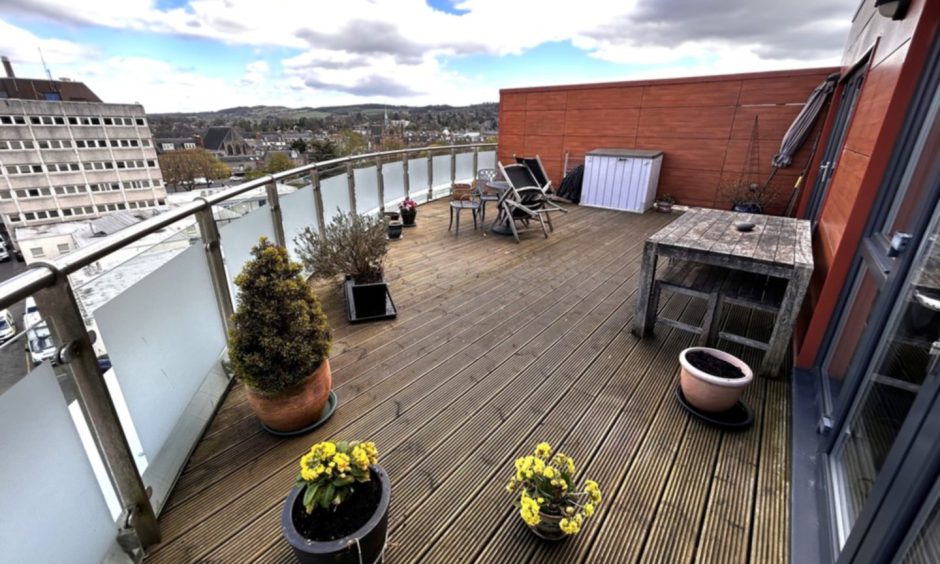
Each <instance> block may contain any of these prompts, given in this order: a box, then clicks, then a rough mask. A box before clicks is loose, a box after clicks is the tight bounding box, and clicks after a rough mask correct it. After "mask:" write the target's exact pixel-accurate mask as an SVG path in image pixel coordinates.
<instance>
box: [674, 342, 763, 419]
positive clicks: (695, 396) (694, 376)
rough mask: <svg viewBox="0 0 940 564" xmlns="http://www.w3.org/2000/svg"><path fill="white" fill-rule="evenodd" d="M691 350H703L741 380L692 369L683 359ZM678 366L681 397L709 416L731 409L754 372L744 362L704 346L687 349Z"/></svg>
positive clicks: (680, 355)
mask: <svg viewBox="0 0 940 564" xmlns="http://www.w3.org/2000/svg"><path fill="white" fill-rule="evenodd" d="M693 351H705V352H707V353H709V354H711V355H713V356H716V357H718V358H720V359H721V360H724V361H725V362H728V363H730V364H733V365H735V366H737V367H738V368H740V369H741V372H743V373H744V377H743V378H735V379H728V378H719V377H718V376H712V375H711V374H708V373H706V372H702V371H701V370H699V369H698V368H696V367H694V366H692V365H691V364H690V363H689V361H688V360H687V359H686V354H687V353H690V352H693ZM679 364H680V365H681V366H682V370H681V371H680V373H679V384H680V385H681V386H682V394H683V395H684V396H685V399H686V400H687V401H688V402H689V403H690V404H692V405H693V406H694V407H696V408H698V409H700V410H702V411H708V412H712V413H721V412H722V411H727V410H729V409H731V408H732V407H734V404H736V403H738V400H739V399H741V395H742V394H743V393H744V388H745V387H747V385H748V384H750V383H751V380H752V379H753V378H754V372H753V371H752V370H751V367H750V366H748V365H747V363H746V362H744V361H743V360H741V359H739V358H738V357H736V356H734V355H730V354H728V353H726V352H724V351H720V350H718V349H712V348H708V347H691V348H688V349H685V350H684V351H682V352H681V353H680V354H679Z"/></svg>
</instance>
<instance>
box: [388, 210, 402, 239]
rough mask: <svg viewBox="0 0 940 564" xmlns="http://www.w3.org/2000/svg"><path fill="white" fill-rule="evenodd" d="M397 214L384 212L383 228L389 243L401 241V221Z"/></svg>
mask: <svg viewBox="0 0 940 564" xmlns="http://www.w3.org/2000/svg"><path fill="white" fill-rule="evenodd" d="M400 217H401V216H400V215H399V213H398V212H385V226H386V228H387V230H388V238H389V240H390V241H397V240H398V239H401V228H402V224H401V219H400Z"/></svg>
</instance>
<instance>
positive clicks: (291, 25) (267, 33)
mask: <svg viewBox="0 0 940 564" xmlns="http://www.w3.org/2000/svg"><path fill="white" fill-rule="evenodd" d="M805 1H806V2H807V4H810V5H808V6H805V7H804V8H802V9H800V10H793V9H792V7H790V6H789V5H788V4H787V3H781V2H779V0H766V1H765V2H757V1H755V0H624V1H621V2H612V1H610V0H580V1H579V2H578V3H577V7H576V9H573V7H572V6H565V7H564V8H563V9H562V8H561V7H556V6H555V5H554V4H552V3H543V4H540V5H537V6H533V4H532V3H530V2H507V1H506V0H460V1H459V2H457V3H456V4H455V7H456V8H457V9H458V10H460V11H461V12H462V14H461V15H455V14H449V13H445V12H441V11H437V10H434V9H432V8H431V7H430V6H428V5H427V3H426V2H424V1H423V0H345V1H344V2H341V3H340V2H317V3H310V2H305V1H301V0H268V1H266V2H257V1H256V0H192V1H191V2H190V3H189V4H188V5H187V6H185V7H182V8H172V9H167V10H161V9H158V8H156V3H155V1H154V0H102V1H95V2H90V3H77V2H74V0H0V8H3V9H4V10H5V11H9V12H10V13H13V14H22V15H26V14H28V15H30V16H32V17H36V16H38V17H43V18H47V19H50V20H54V21H58V22H62V21H65V22H68V23H71V24H79V25H99V26H106V27H113V28H119V29H134V30H141V31H149V32H152V33H162V34H172V35H181V36H194V37H202V38H208V39H212V40H216V41H221V42H224V43H226V44H229V45H231V46H232V47H233V48H237V47H238V46H249V47H251V48H253V49H254V50H255V51H256V53H257V55H260V56H264V53H266V52H267V53H271V52H272V50H271V48H277V49H279V50H284V49H286V52H287V53H293V54H291V55H287V56H285V57H284V58H283V59H282V60H281V61H279V63H280V65H278V66H277V67H275V68H273V69H272V66H271V65H270V64H268V62H267V61H264V60H255V61H253V62H251V63H249V64H247V65H246V67H245V70H244V73H243V75H242V76H240V77H233V78H232V79H231V81H230V83H227V82H226V81H222V80H219V79H212V78H209V77H205V76H198V75H196V74H195V73H193V72H192V71H184V70H180V69H178V68H176V67H172V66H169V65H168V68H169V69H172V70H168V71H167V72H169V73H170V74H168V75H166V76H163V77H159V78H160V80H158V79H157V78H153V77H151V78H149V79H148V78H147V77H146V76H142V75H141V74H140V73H134V76H135V77H136V78H137V79H139V80H142V81H143V82H140V83H136V84H135V83H133V82H130V83H127V84H124V85H123V86H120V85H119V84H117V83H118V82H120V81H118V80H110V77H109V76H108V75H107V73H102V74H101V75H99V77H97V78H96V80H103V81H107V86H106V88H108V89H113V90H122V91H124V92H133V93H135V96H134V97H135V98H141V97H143V98H145V99H146V100H147V101H148V104H147V105H148V109H149V107H150V106H154V107H160V108H164V107H166V106H167V105H168V104H169V103H171V102H173V103H176V102H177V101H178V102H179V103H181V104H184V106H180V109H182V108H183V107H187V108H190V107H193V106H194V105H197V104H201V103H207V104H208V105H207V106H201V107H204V108H207V109H208V108H218V107H223V106H225V105H232V104H234V103H236V102H235V101H236V100H237V101H239V102H238V103H243V102H240V101H242V100H246V99H249V98H250V99H251V100H252V102H253V103H256V104H257V103H278V104H289V103H290V102H291V101H294V100H302V103H304V102H305V103H307V104H309V105H320V104H325V103H334V102H333V101H338V102H339V103H350V102H354V101H360V100H369V101H384V102H395V103H412V104H421V103H451V104H461V103H472V102H479V101H492V100H496V99H497V97H498V94H497V90H498V88H500V87H506V86H512V85H517V84H518V83H517V84H505V83H501V84H496V83H493V82H492V81H490V80H488V79H487V77H486V76H483V77H482V79H481V78H480V77H474V78H473V79H471V78H470V77H465V76H462V75H459V74H457V73H455V72H453V71H452V70H450V69H449V68H448V66H447V65H446V64H445V63H446V62H448V61H451V60H453V59H454V58H459V57H461V56H465V55H471V54H472V55H479V54H488V55H494V56H502V55H518V54H522V53H525V52H526V51H527V50H529V49H532V48H534V47H537V46H539V45H542V44H545V43H548V42H559V41H570V42H571V44H572V45H574V46H575V47H576V48H578V49H581V50H583V51H584V52H585V53H586V54H587V55H588V56H590V57H593V58H596V59H600V60H604V61H608V62H612V63H616V64H625V65H629V66H625V72H624V74H623V75H622V76H621V77H618V78H624V79H627V78H633V77H636V78H640V77H643V78H649V77H664V76H676V75H681V74H685V75H689V74H715V73H719V72H739V71H749V70H769V69H774V68H793V67H806V66H817V65H824V64H833V63H835V62H837V59H838V56H839V52H840V51H841V44H842V41H844V37H845V34H846V31H847V28H848V22H849V20H850V18H851V13H852V9H853V7H854V5H855V3H856V2H857V0H805ZM8 27H10V26H8ZM19 31H20V32H23V33H29V32H26V31H25V30H19ZM3 35H6V34H3V33H0V37H3ZM46 41H50V40H46ZM3 42H4V41H3V39H0V46H2V45H3ZM64 43H66V44H68V42H64ZM50 48H51V46H50ZM43 49H44V50H45V49H46V46H45V45H44V47H43ZM77 49H84V48H82V47H81V46H77V45H74V44H68V45H65V46H61V48H60V50H61V51H64V52H65V53H66V54H67V53H68V52H70V50H71V51H76V50H77ZM257 55H256V56H257ZM78 58H81V56H76V57H74V59H78ZM74 59H73V60H74ZM113 60H114V59H112V61H113ZM158 62H159V61H153V63H158ZM102 63H104V61H102ZM122 70H126V71H127V72H133V69H122ZM165 70H166V69H165ZM565 74H566V73H565V69H560V72H558V73H553V74H552V75H550V76H546V80H547V81H564V80H565ZM112 76H113V73H112ZM520 76H521V77H522V78H520V80H523V81H524V82H523V83H533V82H535V83H538V82H539V79H538V77H532V75H531V74H528V73H525V72H523V73H522V74H521V75H520ZM169 77H173V78H179V79H180V80H182V81H183V82H182V83H181V84H193V85H196V84H198V86H199V87H200V88H203V89H205V88H207V87H210V86H211V87H212V88H213V90H214V91H215V94H214V96H206V95H204V94H203V93H202V92H201V91H200V92H195V93H192V94H191V95H175V94H172V92H169V91H167V90H172V89H165V88H164V87H163V86H161V84H163V83H164V82H166V80H167V79H168V78H169ZM605 79H607V80H610V79H611V77H610V76H607V77H605ZM510 80H511V81H512V82H516V81H515V80H514V79H510ZM111 82H114V83H115V84H114V85H113V86H112V85H111ZM128 82H129V81H128ZM543 82H544V81H543ZM274 84H276V85H277V86H274ZM91 86H93V87H94V88H95V89H96V90H102V87H101V86H99V84H98V83H97V82H96V83H92V84H91ZM135 87H136V89H135ZM238 87H241V88H242V90H244V89H245V88H246V87H250V90H251V91H250V92H243V91H240V90H239V88H238ZM145 88H146V89H147V90H144V89H145ZM158 91H159V92H161V95H160V96H159V97H158V96H156V94H155V92H158ZM267 96H270V97H267ZM326 100H329V102H326Z"/></svg>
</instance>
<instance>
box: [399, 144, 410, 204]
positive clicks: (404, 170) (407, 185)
mask: <svg viewBox="0 0 940 564" xmlns="http://www.w3.org/2000/svg"><path fill="white" fill-rule="evenodd" d="M401 175H402V176H401V180H402V182H403V183H404V185H405V197H406V198H410V197H411V179H410V178H409V177H408V153H402V155H401Z"/></svg>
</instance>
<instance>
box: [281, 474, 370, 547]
mask: <svg viewBox="0 0 940 564" xmlns="http://www.w3.org/2000/svg"><path fill="white" fill-rule="evenodd" d="M381 498H382V484H381V482H379V481H378V480H376V479H372V480H369V481H368V482H364V483H361V484H357V485H356V489H355V491H354V492H353V493H352V494H351V495H350V496H349V497H348V498H346V499H345V500H344V501H343V503H341V504H340V505H339V506H338V507H336V508H335V510H334V509H333V508H332V507H331V508H329V509H323V508H321V507H320V506H319V505H317V506H316V507H314V508H313V512H312V513H309V514H308V513H307V510H306V509H304V506H303V504H301V503H298V504H296V505H295V506H294V508H293V513H292V515H291V519H293V521H294V527H296V528H297V532H299V533H300V534H302V535H303V536H305V537H306V538H308V539H310V540H313V541H318V542H326V541H331V540H336V539H340V538H343V537H344V536H346V535H349V534H351V533H353V532H355V531H357V530H359V528H361V527H362V526H363V525H365V524H366V522H368V521H369V519H370V518H371V517H372V514H373V513H375V508H376V507H378V506H379V501H380V500H381Z"/></svg>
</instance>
